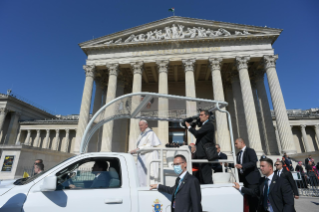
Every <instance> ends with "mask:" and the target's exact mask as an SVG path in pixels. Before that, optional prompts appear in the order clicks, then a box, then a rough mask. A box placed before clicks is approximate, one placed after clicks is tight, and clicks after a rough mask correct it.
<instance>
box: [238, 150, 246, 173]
mask: <svg viewBox="0 0 319 212" xmlns="http://www.w3.org/2000/svg"><path fill="white" fill-rule="evenodd" d="M245 150H246V146H244V148H242V149H241V151H242V153H241V156H240V159H239V160H240V164H241V165H243V158H244V153H245ZM239 171H240V173H244V171H243V169H240V170H239Z"/></svg>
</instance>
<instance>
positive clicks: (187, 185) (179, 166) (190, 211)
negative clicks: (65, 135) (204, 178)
mask: <svg viewBox="0 0 319 212" xmlns="http://www.w3.org/2000/svg"><path fill="white" fill-rule="evenodd" d="M173 165H174V172H175V173H176V174H177V175H178V177H177V178H176V181H175V185H174V186H173V187H169V186H165V185H161V184H159V185H157V184H153V185H150V187H151V188H150V189H158V191H159V192H165V193H168V194H171V195H172V199H171V202H172V204H171V211H174V212H201V211H202V205H201V199H202V196H201V190H200V185H199V182H198V180H197V178H196V177H194V176H193V175H191V174H190V173H188V171H187V161H186V158H185V157H184V156H183V155H176V156H175V157H174V164H173Z"/></svg>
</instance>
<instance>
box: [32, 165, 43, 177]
mask: <svg viewBox="0 0 319 212" xmlns="http://www.w3.org/2000/svg"><path fill="white" fill-rule="evenodd" d="M43 170H44V165H43V163H36V164H35V165H34V175H36V174H40V173H41V172H43Z"/></svg>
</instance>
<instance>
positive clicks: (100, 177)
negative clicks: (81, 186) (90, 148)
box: [69, 160, 110, 188]
mask: <svg viewBox="0 0 319 212" xmlns="http://www.w3.org/2000/svg"><path fill="white" fill-rule="evenodd" d="M108 166H109V165H108V164H107V162H106V161H104V160H97V161H95V163H94V165H93V167H92V173H93V174H94V175H95V178H94V180H93V182H92V184H91V185H90V187H89V188H108V186H109V182H110V175H109V173H108V172H107V169H108ZM69 187H70V188H77V187H76V186H75V185H73V184H70V185H69Z"/></svg>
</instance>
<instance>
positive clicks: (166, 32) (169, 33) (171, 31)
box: [103, 24, 250, 44]
mask: <svg viewBox="0 0 319 212" xmlns="http://www.w3.org/2000/svg"><path fill="white" fill-rule="evenodd" d="M184 28H185V26H183V25H179V24H178V25H176V24H173V25H172V27H165V28H164V29H162V30H157V29H155V30H154V31H149V32H147V33H145V34H139V35H134V34H132V35H130V36H129V37H128V38H126V39H124V40H123V39H122V38H120V39H117V40H115V41H114V40H110V41H107V42H105V43H103V44H119V43H133V42H142V41H159V40H168V39H183V38H206V37H220V36H231V35H232V34H231V33H230V32H228V31H227V30H225V29H218V30H217V31H214V30H212V29H205V28H203V27H193V28H191V27H187V29H185V30H184ZM249 34H250V33H249V32H247V31H243V32H239V31H235V34H233V35H235V36H237V35H249Z"/></svg>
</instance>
